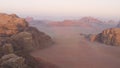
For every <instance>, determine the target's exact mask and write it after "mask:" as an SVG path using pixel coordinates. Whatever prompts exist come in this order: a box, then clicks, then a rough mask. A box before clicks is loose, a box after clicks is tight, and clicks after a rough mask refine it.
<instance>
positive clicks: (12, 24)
mask: <svg viewBox="0 0 120 68" xmlns="http://www.w3.org/2000/svg"><path fill="white" fill-rule="evenodd" d="M51 44H53V41H52V39H51V37H49V36H48V35H46V34H45V33H43V32H40V31H39V30H37V29H36V28H35V27H30V26H29V25H28V23H27V22H26V21H25V20H24V19H23V18H19V17H18V16H17V15H15V14H11V15H8V14H1V13H0V68H44V67H40V63H39V62H38V61H37V60H36V59H35V58H33V57H32V56H31V55H30V54H29V53H30V52H31V51H32V50H34V49H38V48H45V47H48V46H50V45H51Z"/></svg>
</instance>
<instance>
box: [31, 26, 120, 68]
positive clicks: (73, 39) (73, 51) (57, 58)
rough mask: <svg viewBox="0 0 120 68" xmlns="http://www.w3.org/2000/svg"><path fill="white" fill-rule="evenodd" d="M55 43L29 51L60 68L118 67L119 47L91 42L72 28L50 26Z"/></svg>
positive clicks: (119, 62)
mask: <svg viewBox="0 0 120 68" xmlns="http://www.w3.org/2000/svg"><path fill="white" fill-rule="evenodd" d="M51 30H53V32H54V34H55V35H54V37H53V39H54V41H55V44H54V45H53V46H51V47H49V48H46V49H43V50H36V51H34V52H32V53H31V55H32V56H34V57H39V58H42V59H44V60H46V61H48V62H50V63H53V64H55V65H57V66H58V67H60V68H120V47H111V46H106V45H104V44H99V43H92V42H89V41H87V40H85V39H84V38H83V37H81V36H80V35H79V33H80V32H78V31H75V30H73V29H69V28H66V29H63V28H56V27H55V28H54V27H53V28H51Z"/></svg>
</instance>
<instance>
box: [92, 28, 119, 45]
mask: <svg viewBox="0 0 120 68" xmlns="http://www.w3.org/2000/svg"><path fill="white" fill-rule="evenodd" d="M93 41H98V42H101V43H105V44H107V45H113V46H120V28H110V29H106V30H104V31H103V32H102V33H100V34H98V35H96V36H94V39H93Z"/></svg>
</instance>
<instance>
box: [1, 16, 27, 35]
mask: <svg viewBox="0 0 120 68" xmlns="http://www.w3.org/2000/svg"><path fill="white" fill-rule="evenodd" d="M27 26H28V23H27V22H26V21H25V19H23V18H19V17H18V16H16V15H15V14H12V15H7V14H0V36H11V35H13V34H16V33H18V32H21V31H23V30H24V29H25V28H26V27H27Z"/></svg>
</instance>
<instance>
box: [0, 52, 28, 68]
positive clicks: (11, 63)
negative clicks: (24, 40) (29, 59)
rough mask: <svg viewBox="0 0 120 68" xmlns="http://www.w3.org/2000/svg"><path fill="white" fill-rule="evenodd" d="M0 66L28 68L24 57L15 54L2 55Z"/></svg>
mask: <svg viewBox="0 0 120 68" xmlns="http://www.w3.org/2000/svg"><path fill="white" fill-rule="evenodd" d="M0 63H1V68H29V67H28V66H27V65H26V64H25V59H24V58H23V57H19V56H17V55H15V54H8V55H4V56H3V57H2V58H1V60H0Z"/></svg>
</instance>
